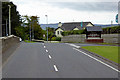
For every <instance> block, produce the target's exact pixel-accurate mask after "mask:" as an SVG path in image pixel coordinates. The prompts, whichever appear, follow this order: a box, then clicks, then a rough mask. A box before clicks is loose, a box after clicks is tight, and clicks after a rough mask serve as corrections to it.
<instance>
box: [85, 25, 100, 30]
mask: <svg viewBox="0 0 120 80" xmlns="http://www.w3.org/2000/svg"><path fill="white" fill-rule="evenodd" d="M86 29H87V31H102V28H101V27H100V26H93V27H89V26H88V27H86Z"/></svg>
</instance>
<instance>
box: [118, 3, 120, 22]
mask: <svg viewBox="0 0 120 80" xmlns="http://www.w3.org/2000/svg"><path fill="white" fill-rule="evenodd" d="M118 24H120V1H119V2H118Z"/></svg>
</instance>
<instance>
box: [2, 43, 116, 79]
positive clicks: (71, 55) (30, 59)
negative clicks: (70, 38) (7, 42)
mask: <svg viewBox="0 0 120 80" xmlns="http://www.w3.org/2000/svg"><path fill="white" fill-rule="evenodd" d="M85 45H86V44H84V45H82V46H85ZM79 46H80V44H79ZM3 78H118V72H117V71H116V70H114V69H112V68H110V67H108V66H106V65H104V64H102V63H100V62H99V61H97V60H95V59H93V58H91V57H89V56H87V55H85V54H83V53H82V52H81V51H80V50H79V49H77V48H75V47H74V46H70V45H68V44H66V43H25V42H22V43H21V45H20V46H19V47H18V48H17V49H16V50H15V51H14V53H13V54H12V55H11V56H10V58H9V60H8V61H7V62H6V63H5V65H4V66H3Z"/></svg>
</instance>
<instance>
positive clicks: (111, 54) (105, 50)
mask: <svg viewBox="0 0 120 80" xmlns="http://www.w3.org/2000/svg"><path fill="white" fill-rule="evenodd" d="M82 48H83V49H86V50H88V51H90V52H93V53H96V54H98V55H100V56H103V57H105V58H107V59H109V60H111V61H114V62H116V63H118V47H117V46H84V47H82ZM119 62H120V61H119Z"/></svg>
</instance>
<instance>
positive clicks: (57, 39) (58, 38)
mask: <svg viewBox="0 0 120 80" xmlns="http://www.w3.org/2000/svg"><path fill="white" fill-rule="evenodd" d="M51 40H52V41H61V37H52V39H51Z"/></svg>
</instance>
